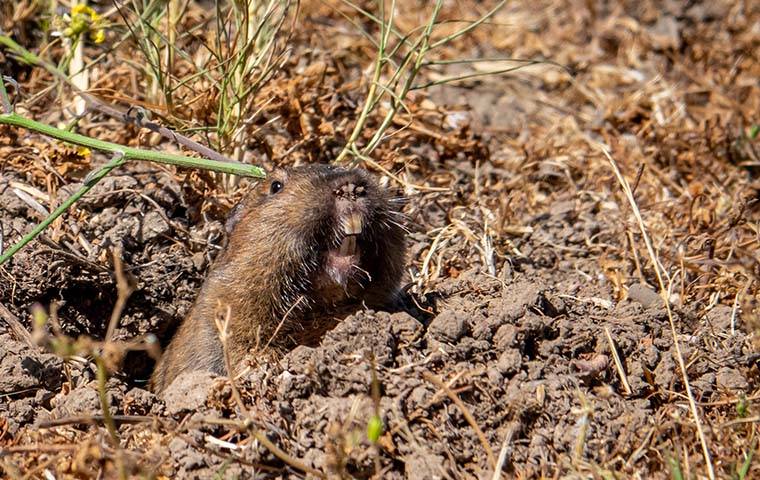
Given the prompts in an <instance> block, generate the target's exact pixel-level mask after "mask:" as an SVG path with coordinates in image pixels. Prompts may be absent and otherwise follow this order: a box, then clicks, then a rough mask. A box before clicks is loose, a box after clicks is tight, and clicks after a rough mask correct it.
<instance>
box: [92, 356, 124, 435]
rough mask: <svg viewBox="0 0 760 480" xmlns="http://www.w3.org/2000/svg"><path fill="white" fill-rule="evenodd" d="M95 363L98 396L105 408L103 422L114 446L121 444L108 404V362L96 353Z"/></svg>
mask: <svg viewBox="0 0 760 480" xmlns="http://www.w3.org/2000/svg"><path fill="white" fill-rule="evenodd" d="M95 365H97V367H98V368H97V370H96V373H95V374H96V376H97V379H98V398H99V399H100V408H101V409H103V423H104V424H105V426H106V429H107V430H108V434H109V435H110V436H111V440H113V444H114V447H117V448H118V446H119V432H118V431H116V424H115V423H114V421H113V417H112V416H111V408H110V406H109V405H108V395H107V392H106V383H107V382H108V373H107V372H106V364H105V363H104V362H103V359H102V358H100V356H98V355H95Z"/></svg>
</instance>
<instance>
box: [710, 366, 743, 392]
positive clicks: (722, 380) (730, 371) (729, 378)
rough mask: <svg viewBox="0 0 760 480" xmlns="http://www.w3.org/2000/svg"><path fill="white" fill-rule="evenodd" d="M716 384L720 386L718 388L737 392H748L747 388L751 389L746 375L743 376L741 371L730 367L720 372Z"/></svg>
mask: <svg viewBox="0 0 760 480" xmlns="http://www.w3.org/2000/svg"><path fill="white" fill-rule="evenodd" d="M716 383H717V384H718V388H724V389H727V390H732V391H736V392H738V391H742V390H747V388H749V383H747V379H746V378H744V375H742V373H741V372H740V371H739V370H737V369H735V368H730V367H724V368H721V369H720V370H718V374H717V376H716Z"/></svg>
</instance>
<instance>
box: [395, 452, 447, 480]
mask: <svg viewBox="0 0 760 480" xmlns="http://www.w3.org/2000/svg"><path fill="white" fill-rule="evenodd" d="M404 460H405V462H404V476H405V477H406V478H407V479H409V480H428V479H430V480H434V479H438V478H443V473H444V470H443V457H442V456H440V455H435V454H434V453H430V452H422V451H417V452H414V453H411V454H409V455H407V456H406V458H405V459H404Z"/></svg>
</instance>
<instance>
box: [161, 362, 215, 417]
mask: <svg viewBox="0 0 760 480" xmlns="http://www.w3.org/2000/svg"><path fill="white" fill-rule="evenodd" d="M216 378H217V376H216V375H215V374H213V373H211V372H207V371H202V370H201V371H192V372H185V373H183V374H181V375H180V376H178V377H177V378H176V379H175V380H174V381H173V382H172V383H171V385H169V388H167V389H166V391H164V394H163V398H164V403H165V404H166V412H167V413H168V414H169V415H176V414H178V413H183V412H186V411H195V410H198V409H199V408H201V407H202V406H203V405H204V404H205V403H206V397H207V396H208V391H209V389H210V388H211V386H212V385H213V384H214V380H215V379H216Z"/></svg>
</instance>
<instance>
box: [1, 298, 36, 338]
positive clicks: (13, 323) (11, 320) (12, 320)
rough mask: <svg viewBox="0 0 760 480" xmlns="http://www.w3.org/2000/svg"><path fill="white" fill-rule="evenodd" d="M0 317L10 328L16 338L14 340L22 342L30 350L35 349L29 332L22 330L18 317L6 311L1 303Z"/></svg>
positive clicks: (22, 326)
mask: <svg viewBox="0 0 760 480" xmlns="http://www.w3.org/2000/svg"><path fill="white" fill-rule="evenodd" d="M0 317H2V318H3V319H4V320H5V322H6V323H7V324H8V326H9V327H11V330H12V331H13V334H14V335H15V336H16V340H19V341H21V342H24V343H25V344H26V345H27V346H28V347H29V348H30V349H36V348H37V345H35V344H34V340H32V335H31V334H30V333H29V331H28V330H27V329H26V328H24V325H22V323H21V321H20V320H19V319H18V317H16V315H14V314H13V313H12V312H11V311H10V310H8V309H7V308H6V307H5V305H3V304H2V303H0Z"/></svg>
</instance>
